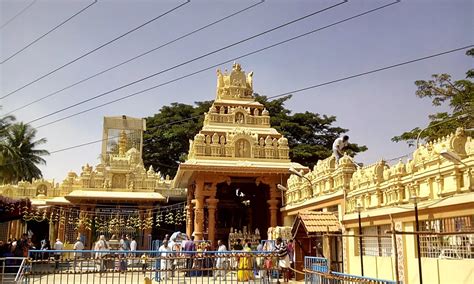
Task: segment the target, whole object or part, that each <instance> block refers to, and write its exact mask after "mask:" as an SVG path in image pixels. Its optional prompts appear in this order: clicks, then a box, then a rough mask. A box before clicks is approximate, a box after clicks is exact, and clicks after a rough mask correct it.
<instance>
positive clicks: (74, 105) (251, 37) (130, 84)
mask: <svg viewBox="0 0 474 284" xmlns="http://www.w3.org/2000/svg"><path fill="white" fill-rule="evenodd" d="M345 3H347V0H344V1H343V2H340V3H338V4H335V5H332V6H330V7H327V8H324V9H322V10H318V11H315V12H312V13H311V14H308V15H305V16H303V17H299V18H297V19H295V20H292V21H289V22H286V23H284V24H281V25H279V26H276V27H273V28H271V29H269V30H266V31H264V32H261V33H258V34H255V35H253V36H250V37H247V38H245V39H242V40H239V41H237V42H234V43H232V44H229V45H226V46H224V47H221V48H218V49H216V50H214V51H211V52H208V53H205V54H203V55H200V56H198V57H195V58H193V59H190V60H187V61H184V62H182V63H179V64H177V65H174V66H172V67H169V68H167V69H164V70H161V71H159V72H156V73H153V74H151V75H148V76H146V77H143V78H141V79H138V80H135V81H133V82H130V83H127V84H125V85H122V86H120V87H117V88H115V89H112V90H110V91H107V92H104V93H101V94H99V95H96V96H93V97H90V98H88V99H85V100H83V101H80V102H77V103H74V104H72V105H69V106H67V107H64V108H62V109H59V110H56V111H54V112H51V113H49V114H46V115H43V116H41V117H39V118H36V119H34V120H32V121H30V122H28V123H33V122H36V121H39V120H42V119H44V118H47V117H49V116H52V115H54V114H57V113H61V112H63V111H65V110H68V109H70V108H73V107H76V106H79V105H82V104H84V103H87V102H90V101H93V100H95V99H98V98H100V97H103V96H105V95H108V94H110V93H113V92H115V91H118V90H121V89H123V88H126V87H129V86H132V85H135V84H137V83H139V82H142V81H145V80H147V79H150V78H152V77H155V76H157V75H160V74H163V73H165V72H168V71H171V70H173V69H176V68H178V67H181V66H184V65H186V64H189V63H191V62H194V61H197V60H199V59H202V58H205V57H208V56H210V55H212V54H215V53H218V52H220V51H223V50H225V49H228V48H231V47H233V46H236V45H239V44H241V43H244V42H246V41H249V40H251V39H254V38H257V37H259V36H262V35H264V34H267V33H270V32H272V31H275V30H278V29H281V28H283V27H285V26H288V25H291V24H293V23H296V22H298V21H301V20H303V19H306V18H308V17H311V16H314V15H316V14H319V13H322V12H324V11H327V10H330V9H333V8H335V7H337V6H339V5H342V4H345Z"/></svg>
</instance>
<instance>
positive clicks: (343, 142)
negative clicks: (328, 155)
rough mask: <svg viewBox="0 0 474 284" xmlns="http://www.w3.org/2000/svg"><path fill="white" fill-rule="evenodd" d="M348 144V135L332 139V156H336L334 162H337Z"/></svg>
mask: <svg viewBox="0 0 474 284" xmlns="http://www.w3.org/2000/svg"><path fill="white" fill-rule="evenodd" d="M348 145H349V136H347V135H344V136H343V137H339V138H337V139H336V140H334V143H333V144H332V152H333V154H334V156H335V157H336V163H338V162H339V159H340V158H341V157H342V156H344V153H343V152H342V150H344V148H346V147H347V146H348Z"/></svg>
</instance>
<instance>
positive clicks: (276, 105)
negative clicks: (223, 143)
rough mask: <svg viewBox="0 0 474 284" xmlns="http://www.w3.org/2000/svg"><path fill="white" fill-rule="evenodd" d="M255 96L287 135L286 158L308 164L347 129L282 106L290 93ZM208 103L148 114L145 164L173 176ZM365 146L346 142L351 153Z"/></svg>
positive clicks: (328, 149) (329, 118)
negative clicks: (152, 114) (288, 147)
mask: <svg viewBox="0 0 474 284" xmlns="http://www.w3.org/2000/svg"><path fill="white" fill-rule="evenodd" d="M255 98H256V100H257V101H259V102H260V103H262V104H263V105H265V107H266V108H267V110H268V111H269V113H270V116H271V122H270V123H271V125H272V127H274V128H275V129H277V130H278V131H279V132H280V133H282V134H283V135H284V136H285V137H286V138H287V139H288V144H289V146H290V158H291V159H292V160H293V161H295V162H299V163H301V164H303V165H306V166H309V167H312V166H313V165H314V164H316V163H317V161H318V160H320V159H325V158H327V157H329V156H330V155H331V154H332V143H333V142H334V140H335V139H336V138H337V137H339V136H340V135H342V134H343V133H346V132H347V129H343V128H340V127H336V126H333V123H335V122H336V117H334V116H326V115H322V116H321V115H319V114H316V113H311V112H305V113H295V114H292V113H291V111H290V110H288V109H286V108H285V106H284V104H285V102H286V101H287V100H289V99H290V98H291V96H286V97H283V98H279V99H276V100H271V101H270V100H268V98H267V97H265V96H260V95H258V94H255ZM211 105H212V101H204V102H197V103H196V106H191V105H187V104H178V103H173V104H172V105H171V106H164V107H163V108H161V109H160V111H159V112H158V113H157V114H155V115H154V116H152V117H148V118H147V131H146V132H145V134H144V147H143V149H144V150H143V159H144V163H145V166H146V167H148V166H149V165H153V167H154V168H155V169H157V168H159V169H160V171H161V172H162V173H163V174H169V175H171V176H173V175H174V174H175V173H176V170H177V168H178V163H179V162H183V161H184V160H185V159H186V155H187V153H188V151H189V140H190V139H194V135H196V134H197V133H198V132H199V130H200V129H201V128H202V123H203V119H204V116H203V114H204V112H207V111H208V110H209V107H210V106H211ZM365 150H367V147H365V146H359V145H357V144H350V146H349V148H348V153H349V154H351V155H355V154H356V153H358V152H362V151H365Z"/></svg>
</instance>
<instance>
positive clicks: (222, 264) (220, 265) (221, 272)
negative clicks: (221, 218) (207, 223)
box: [214, 240, 227, 280]
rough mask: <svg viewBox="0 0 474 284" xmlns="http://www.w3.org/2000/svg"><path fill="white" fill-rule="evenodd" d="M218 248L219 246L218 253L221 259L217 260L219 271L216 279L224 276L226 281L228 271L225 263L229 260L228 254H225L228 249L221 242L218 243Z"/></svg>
mask: <svg viewBox="0 0 474 284" xmlns="http://www.w3.org/2000/svg"><path fill="white" fill-rule="evenodd" d="M217 246H218V248H217V251H218V253H217V254H218V255H219V257H218V258H217V261H216V268H217V271H216V274H215V276H214V279H215V278H216V277H218V276H219V277H222V276H224V280H225V269H226V265H225V263H226V259H227V258H226V254H225V253H224V252H225V251H227V248H226V246H225V245H224V243H223V242H222V241H221V240H218V241H217ZM219 252H220V253H219Z"/></svg>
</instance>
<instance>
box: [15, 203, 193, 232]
mask: <svg viewBox="0 0 474 284" xmlns="http://www.w3.org/2000/svg"><path fill="white" fill-rule="evenodd" d="M20 209H21V211H20V212H21V214H22V216H23V220H25V221H36V222H42V221H45V220H48V221H50V222H53V223H59V224H60V225H63V226H64V225H66V224H67V225H72V226H74V229H75V230H79V229H80V228H84V229H86V230H91V229H92V228H93V227H94V229H95V230H96V231H97V232H99V233H114V232H118V231H119V229H120V228H126V229H127V230H134V229H139V230H147V229H151V228H152V227H153V225H155V226H156V227H160V226H162V225H163V224H166V225H177V226H180V225H182V224H183V223H185V222H186V216H187V214H186V210H185V203H180V204H174V205H170V206H163V207H159V208H154V209H145V210H114V209H116V208H106V209H110V210H106V211H105V212H104V211H81V210H80V209H77V208H63V207H59V208H57V207H52V208H49V210H47V209H35V208H32V209H30V208H29V207H28V206H22V207H18V208H13V209H10V207H8V210H20Z"/></svg>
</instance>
